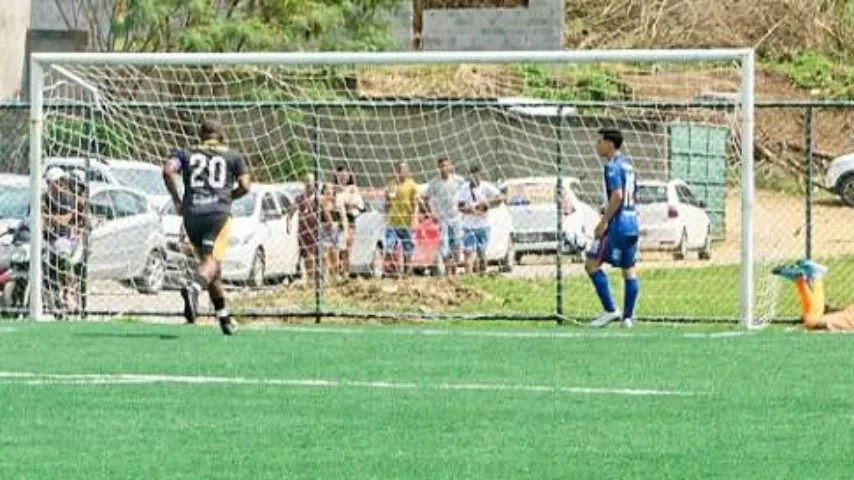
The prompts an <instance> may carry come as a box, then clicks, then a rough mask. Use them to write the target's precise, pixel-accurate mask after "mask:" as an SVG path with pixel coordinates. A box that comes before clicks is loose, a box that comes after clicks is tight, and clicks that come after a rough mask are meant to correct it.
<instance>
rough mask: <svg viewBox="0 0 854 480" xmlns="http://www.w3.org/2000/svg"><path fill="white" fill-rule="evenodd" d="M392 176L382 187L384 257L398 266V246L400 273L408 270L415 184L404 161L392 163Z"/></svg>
mask: <svg viewBox="0 0 854 480" xmlns="http://www.w3.org/2000/svg"><path fill="white" fill-rule="evenodd" d="M394 174H395V179H394V181H392V182H391V183H390V184H389V185H388V188H387V189H386V230H385V245H384V246H385V260H386V262H389V261H394V263H395V265H397V266H398V268H399V267H400V264H401V261H400V258H399V257H398V258H394V257H395V249H396V248H397V246H398V245H400V249H401V253H402V254H403V262H402V263H403V274H404V275H409V274H410V272H411V270H412V252H414V251H415V242H414V239H413V229H414V228H415V225H416V223H417V219H418V184H417V183H415V181H414V180H412V175H411V174H410V172H409V165H407V164H406V162H402V161H401V162H397V163H395V164H394Z"/></svg>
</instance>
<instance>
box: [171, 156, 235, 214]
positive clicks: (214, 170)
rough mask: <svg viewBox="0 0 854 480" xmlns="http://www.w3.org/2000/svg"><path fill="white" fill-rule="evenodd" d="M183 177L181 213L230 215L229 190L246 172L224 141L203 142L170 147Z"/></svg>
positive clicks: (173, 158) (173, 159)
mask: <svg viewBox="0 0 854 480" xmlns="http://www.w3.org/2000/svg"><path fill="white" fill-rule="evenodd" d="M171 158H172V161H173V162H176V167H177V168H178V170H179V171H180V172H181V178H182V179H183V181H184V201H183V206H184V216H191V215H192V216H201V215H224V216H229V215H231V191H232V190H233V189H234V184H235V182H237V178H238V177H240V176H241V175H245V174H246V164H245V163H244V161H243V157H242V156H241V155H240V154H239V153H237V152H234V151H231V150H229V149H228V147H226V146H225V145H222V144H220V143H214V142H206V143H205V144H203V145H200V146H197V147H194V148H190V149H181V148H179V149H175V150H173V151H172V156H171Z"/></svg>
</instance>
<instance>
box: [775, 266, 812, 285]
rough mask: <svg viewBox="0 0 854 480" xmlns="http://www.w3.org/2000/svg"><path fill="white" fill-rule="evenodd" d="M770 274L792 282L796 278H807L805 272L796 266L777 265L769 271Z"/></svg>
mask: <svg viewBox="0 0 854 480" xmlns="http://www.w3.org/2000/svg"><path fill="white" fill-rule="evenodd" d="M771 273H773V274H774V275H779V276H781V277H783V278H786V279H789V280H793V281H794V280H795V279H796V278H801V277H806V276H808V275H807V272H806V271H805V270H804V269H803V268H802V267H801V266H800V265H798V264H793V265H778V266H776V267H774V268H773V269H772V270H771Z"/></svg>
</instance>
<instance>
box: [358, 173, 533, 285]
mask: <svg viewBox="0 0 854 480" xmlns="http://www.w3.org/2000/svg"><path fill="white" fill-rule="evenodd" d="M426 189H427V185H426V184H424V185H420V186H419V191H420V194H421V195H422V196H423V195H424V193H425V191H426ZM362 196H363V198H364V200H365V207H366V211H365V212H364V213H362V214H361V215H359V217H358V218H357V219H356V233H355V236H354V239H353V252H352V254H351V255H350V273H351V274H352V275H361V276H370V277H375V278H380V277H382V276H383V275H385V274H388V273H390V272H392V271H394V270H395V266H394V265H392V264H389V263H387V262H386V261H385V258H384V254H383V252H384V249H385V247H384V242H385V229H386V220H385V190H384V189H383V190H368V191H363V192H362ZM489 224H490V228H491V233H490V241H489V246H488V247H487V251H486V258H487V261H488V262H489V263H490V264H492V265H498V266H499V267H500V268H501V270H502V271H505V272H509V271H511V270H512V269H513V267H514V265H515V259H516V255H515V250H514V244H513V240H512V238H511V237H510V230H511V225H512V220H511V218H510V213H509V211H508V209H507V206H506V205H504V204H502V205H499V206H498V207H495V208H493V209H491V210H490V211H489ZM413 239H414V242H415V251H414V252H413V254H412V267H413V271H414V272H415V273H430V274H433V275H444V273H445V272H444V270H445V265H444V262H442V259H441V258H440V250H441V234H440V228H439V225H438V223H437V222H436V221H435V220H434V219H433V218H432V217H431V216H429V215H421V216H420V217H419V220H418V223H417V225H416V227H415V231H414V232H413ZM398 248H399V247H398Z"/></svg>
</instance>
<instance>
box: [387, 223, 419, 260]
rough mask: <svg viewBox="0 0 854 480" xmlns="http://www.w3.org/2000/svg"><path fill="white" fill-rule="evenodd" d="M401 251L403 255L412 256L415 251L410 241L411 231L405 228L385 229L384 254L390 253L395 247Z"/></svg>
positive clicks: (412, 242)
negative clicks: (398, 246) (398, 247)
mask: <svg viewBox="0 0 854 480" xmlns="http://www.w3.org/2000/svg"><path fill="white" fill-rule="evenodd" d="M398 244H399V245H400V247H401V248H402V249H403V255H405V256H407V257H411V256H412V252H414V251H415V242H414V241H413V239H412V229H411V228H406V227H386V229H385V253H387V254H388V253H392V252H394V249H395V248H396V247H397V245H398Z"/></svg>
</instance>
